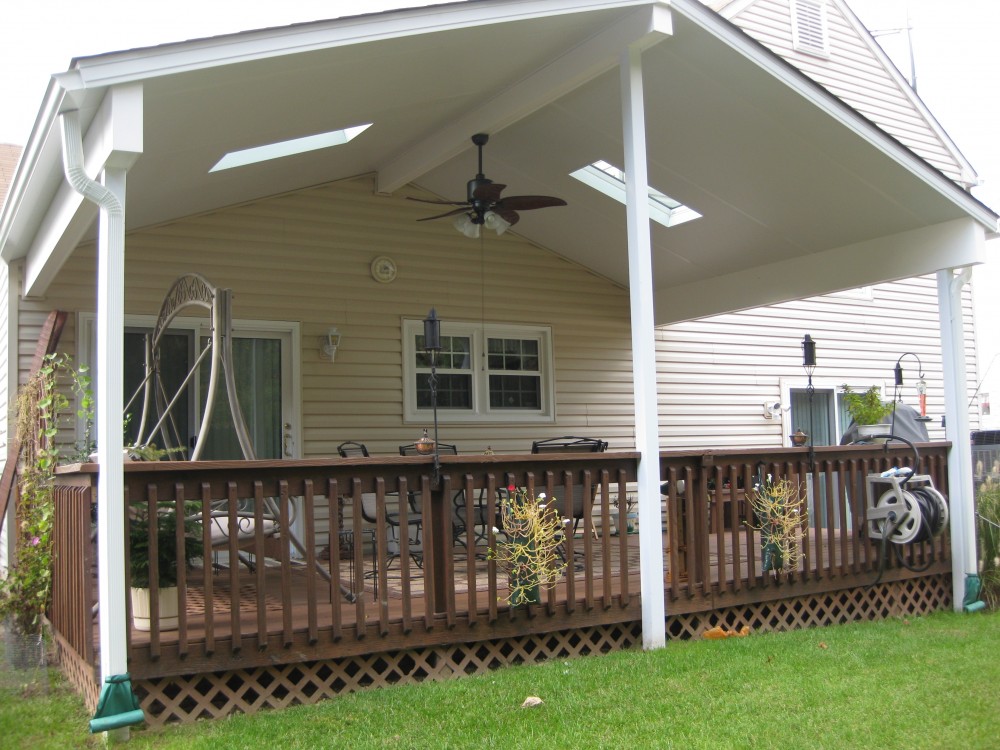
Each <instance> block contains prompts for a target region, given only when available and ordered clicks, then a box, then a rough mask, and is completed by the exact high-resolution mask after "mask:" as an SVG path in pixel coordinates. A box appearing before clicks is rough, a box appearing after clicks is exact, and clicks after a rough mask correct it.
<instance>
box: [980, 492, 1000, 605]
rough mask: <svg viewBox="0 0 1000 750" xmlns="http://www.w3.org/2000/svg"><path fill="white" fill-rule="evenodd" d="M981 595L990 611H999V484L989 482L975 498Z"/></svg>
mask: <svg viewBox="0 0 1000 750" xmlns="http://www.w3.org/2000/svg"><path fill="white" fill-rule="evenodd" d="M976 519H977V521H978V524H977V525H978V527H979V529H978V531H979V580H980V583H981V584H982V590H981V592H980V593H981V595H982V598H983V601H985V602H986V603H987V604H988V605H989V606H990V607H991V608H993V609H997V608H998V607H1000V484H997V483H996V482H991V481H987V482H985V483H984V484H983V485H982V486H981V487H980V488H979V493H978V495H977V497H976Z"/></svg>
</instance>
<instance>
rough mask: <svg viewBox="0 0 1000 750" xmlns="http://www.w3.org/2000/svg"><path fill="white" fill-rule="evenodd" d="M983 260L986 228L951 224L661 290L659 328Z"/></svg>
mask: <svg viewBox="0 0 1000 750" xmlns="http://www.w3.org/2000/svg"><path fill="white" fill-rule="evenodd" d="M985 260H986V237H985V232H984V231H983V228H982V226H980V225H979V223H978V222H976V221H975V220H974V219H973V218H971V217H969V218H961V219H953V220H951V221H946V222H942V223H941V224H935V225H933V226H929V227H923V228H921V229H914V230H912V231H909V232H900V233H899V234H894V235H889V236H887V237H880V238H878V239H874V240H868V241H865V242H859V243H856V244H854V245H847V246H843V247H837V248H832V249H830V250H824V251H823V252H820V253H814V254H812V255H804V256H800V257H797V258H792V259H790V260H786V261H782V262H780V263H771V264H768V265H764V266H758V267H756V268H750V269H747V270H745V271H737V272H735V273H730V274H726V275H724V276H718V277H714V278H711V279H705V280H703V281H699V282H696V283H693V284H686V285H684V286H677V287H669V288H666V287H659V288H658V289H657V290H656V293H655V302H654V304H655V310H656V325H658V326H660V325H666V324H669V323H679V322H681V321H685V320H694V319H696V318H703V317H706V316H708V315H718V314H721V313H728V312H737V311H739V310H749V309H752V308H754V307H760V306H762V305H774V304H778V303H780V302H788V301H791V300H796V299H804V298H806V297H815V296H817V295H821V294H830V293H832V292H837V291H842V290H845V289H853V288H855V287H859V286H865V285H868V284H876V283H881V282H884V281H895V280H897V279H904V278H912V277H914V276H923V275H925V274H930V273H937V272H938V271H940V270H941V269H944V268H961V267H965V266H971V265H977V264H980V263H983V262H985ZM654 266H655V259H654Z"/></svg>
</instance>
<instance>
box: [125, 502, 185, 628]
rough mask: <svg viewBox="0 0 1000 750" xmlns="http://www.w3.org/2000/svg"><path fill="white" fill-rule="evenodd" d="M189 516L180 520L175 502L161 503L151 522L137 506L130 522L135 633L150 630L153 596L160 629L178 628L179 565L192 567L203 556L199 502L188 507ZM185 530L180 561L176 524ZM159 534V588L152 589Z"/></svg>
mask: <svg viewBox="0 0 1000 750" xmlns="http://www.w3.org/2000/svg"><path fill="white" fill-rule="evenodd" d="M185 505H186V506H187V507H186V511H187V514H186V515H185V517H184V518H181V519H178V517H177V507H176V505H175V504H174V503H168V502H164V503H158V504H157V506H158V507H157V510H156V513H155V516H156V517H155V519H153V521H152V522H151V520H150V518H149V511H148V509H147V508H146V507H145V506H139V507H136V508H135V510H134V511H133V513H132V517H131V518H130V519H129V571H130V573H131V583H130V587H131V591H130V593H131V597H132V622H133V625H134V626H135V629H136V630H149V629H150V616H151V611H152V605H151V597H152V595H153V592H154V591H155V593H156V596H157V597H158V601H159V624H160V630H175V629H176V628H177V615H178V609H179V604H178V597H177V570H178V565H179V564H183V565H184V566H186V567H190V565H191V562H192V560H195V559H196V558H200V557H203V556H204V545H203V543H202V533H201V528H202V527H201V521H200V519H199V518H198V509H199V504H198V503H186V504H185ZM178 523H182V524H183V527H184V557H183V560H179V559H178V544H177V524H178ZM151 527H155V535H156V568H157V576H156V586H155V587H154V586H152V585H151V582H150V579H151V565H150V562H151V555H150V546H151V541H152V538H153V534H154V528H151Z"/></svg>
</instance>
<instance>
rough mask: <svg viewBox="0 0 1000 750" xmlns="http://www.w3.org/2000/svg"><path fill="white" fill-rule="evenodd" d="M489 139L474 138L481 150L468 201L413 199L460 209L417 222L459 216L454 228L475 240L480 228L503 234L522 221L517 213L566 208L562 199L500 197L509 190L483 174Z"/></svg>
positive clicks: (483, 137) (484, 135)
mask: <svg viewBox="0 0 1000 750" xmlns="http://www.w3.org/2000/svg"><path fill="white" fill-rule="evenodd" d="M489 139H490V137H489V136H488V135H487V134H486V133H476V134H475V135H474V136H472V142H473V143H474V144H475V145H476V147H477V148H478V149H479V172H478V174H477V175H476V176H475V177H474V178H473V179H471V180H469V182H468V186H467V191H466V192H467V196H468V197H467V198H466V200H464V201H433V200H427V199H424V198H410V200H412V201H420V202H421V203H434V204H436V205H439V206H458V208H455V209H452V210H451V211H446V212H445V213H443V214H436V215H434V216H426V217H424V218H423V219H417V221H431V220H432V219H443V218H445V217H446V216H457V217H458V218H457V219H456V220H455V228H456V229H458V231H460V232H462V234H464V235H465V236H466V237H473V238H475V237H478V236H479V227H481V226H485V227H486V228H488V229H493V230H494V231H496V233H497V234H503V233H504V232H505V231H507V229H508V227H510V226H511V225H513V224H516V223H517V222H518V220H519V219H520V218H521V217H520V216H519V215H518V213H517V212H518V211H529V210H531V209H534V208H548V207H549V206H565V205H566V201H564V200H563V199H562V198H553V197H551V196H548V195H511V196H508V197H506V198H501V197H500V193H501V192H502V191H503V189H504V188H505V187H507V186H506V185H500V184H498V183H495V182H493V180H490V179H487V177H486V175H484V174H483V146H485V145H486V143H487V142H488V141H489Z"/></svg>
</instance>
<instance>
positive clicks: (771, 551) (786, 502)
mask: <svg viewBox="0 0 1000 750" xmlns="http://www.w3.org/2000/svg"><path fill="white" fill-rule="evenodd" d="M749 495H750V505H751V507H752V508H753V510H754V520H755V523H751V522H750V521H747V522H746V523H747V525H749V526H750V527H751V528H754V529H756V530H758V531H760V550H761V570H763V571H764V572H767V571H771V572H772V575H774V577H775V578H777V576H778V572H779V571H781V570H784V569H785V568H786V566H787V569H788V570H789V571H791V572H794V571H796V570H798V567H799V562H800V561H801V560H802V558H803V554H802V545H801V542H802V535H803V533H804V532H803V529H805V528H807V527H808V524H809V514H808V511H807V509H806V496H805V493H804V492H803V491H802V486H800V485H797V484H795V483H793V482H791V481H790V480H788V479H778V480H774V479H772V477H771V475H770V474H768V475H767V479H766V480H765V481H763V482H758V483H756V484H755V485H754V488H753V492H751V493H749Z"/></svg>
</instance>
